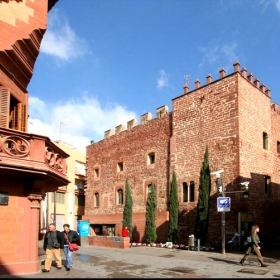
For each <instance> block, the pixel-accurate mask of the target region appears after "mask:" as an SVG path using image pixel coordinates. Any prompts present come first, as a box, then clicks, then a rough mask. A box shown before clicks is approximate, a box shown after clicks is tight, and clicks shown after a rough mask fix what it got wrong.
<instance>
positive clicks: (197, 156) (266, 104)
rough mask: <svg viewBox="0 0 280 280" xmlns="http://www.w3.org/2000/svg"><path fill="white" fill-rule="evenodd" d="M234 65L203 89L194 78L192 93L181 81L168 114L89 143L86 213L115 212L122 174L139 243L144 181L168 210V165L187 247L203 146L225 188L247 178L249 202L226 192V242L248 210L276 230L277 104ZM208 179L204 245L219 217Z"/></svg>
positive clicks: (215, 239) (216, 233)
mask: <svg viewBox="0 0 280 280" xmlns="http://www.w3.org/2000/svg"><path fill="white" fill-rule="evenodd" d="M234 67H235V68H234V73H232V74H230V75H227V76H226V75H225V72H224V70H223V71H222V70H221V71H220V79H218V80H216V81H214V82H212V79H207V85H205V86H200V82H199V81H196V83H195V89H194V90H193V91H190V92H188V86H185V87H184V94H183V95H181V96H179V97H177V98H174V99H173V100H172V105H173V111H172V114H171V116H169V117H168V118H167V116H166V117H165V118H162V119H155V120H152V121H150V122H148V123H147V124H145V125H140V126H137V127H134V128H133V129H132V130H131V131H123V132H121V133H120V134H119V135H115V136H111V137H109V138H106V139H104V140H102V141H100V142H99V143H96V144H94V145H91V146H89V147H88V150H87V157H88V175H87V176H88V186H89V191H87V198H86V214H87V215H90V216H92V217H93V216H94V215H96V214H98V215H101V216H102V215H105V214H108V213H110V214H112V215H114V214H121V213H122V210H123V207H122V206H121V207H120V206H116V205H115V203H116V187H119V186H122V185H123V186H124V182H125V178H126V176H128V178H129V182H130V185H131V187H132V195H133V200H134V226H135V227H137V230H136V232H139V236H138V238H136V239H139V241H140V242H145V238H144V229H145V215H144V213H145V198H146V186H147V183H148V182H149V181H154V182H156V185H157V186H158V188H157V197H158V210H159V212H162V213H164V211H165V212H166V213H167V211H168V208H167V201H168V194H169V186H170V180H171V179H170V178H171V176H172V172H173V170H175V171H176V175H177V182H178V195H179V201H180V205H179V226H178V230H179V233H178V234H179V243H184V244H187V243H188V236H189V235H191V234H193V233H194V228H195V218H196V206H197V200H198V194H199V176H200V170H201V167H202V163H203V158H204V153H205V149H206V146H208V149H209V161H210V169H211V171H212V172H213V171H217V170H220V169H224V173H223V175H222V180H223V182H224V183H225V184H226V191H228V192H229V191H231V192H236V191H240V190H241V186H240V183H241V182H244V181H249V182H250V185H249V191H250V197H249V199H245V198H243V196H242V193H240V192H239V193H238V192H236V193H230V194H226V196H229V197H231V210H230V212H228V213H226V239H228V238H230V237H231V236H232V235H233V232H234V231H235V230H238V226H239V225H238V213H239V212H250V213H253V214H254V222H255V223H258V224H259V225H260V226H261V227H262V228H264V230H263V231H272V230H276V229H277V226H275V225H276V223H275V222H276V221H278V217H277V213H278V212H279V210H280V206H278V205H279V203H278V202H279V198H280V197H279V196H280V194H279V191H278V189H279V184H280V177H279V176H280V172H279V170H280V156H279V153H278V152H277V141H278V142H279V141H280V132H279V129H280V122H279V120H280V114H279V106H278V105H277V104H271V100H270V90H269V89H265V87H264V85H263V84H261V85H260V83H259V81H258V80H253V76H252V74H251V73H250V74H249V75H248V76H247V70H246V69H245V70H244V69H242V71H239V65H238V64H235V66H234ZM170 117H171V118H170ZM170 129H171V130H170ZM263 132H266V133H267V135H268V149H264V148H263ZM154 135H156V137H155V136H154ZM169 137H170V138H169ZM150 151H155V152H156V154H157V159H158V158H160V164H158V161H156V165H155V166H156V169H154V168H153V167H152V166H147V163H146V161H145V160H146V159H145V156H146V155H147V153H149V152H150ZM118 161H123V162H124V163H125V164H124V166H125V171H124V172H121V173H118V172H117V171H116V165H117V162H118ZM94 168H99V169H100V174H101V177H100V178H94V176H93V169H94ZM264 175H269V176H271V188H270V195H269V196H268V195H264ZM147 178H148V179H147ZM215 179H216V178H215V177H214V176H213V177H212V188H211V198H210V217H209V231H208V236H209V238H208V244H209V245H213V246H216V247H218V246H220V244H221V214H220V213H219V212H217V197H218V193H217V189H216V185H215ZM191 181H193V182H194V184H195V199H194V201H193V202H190V201H189V202H183V183H187V184H188V185H189V184H190V182H191ZM94 192H100V193H101V196H102V200H101V205H100V207H99V208H95V207H94V206H93V205H94V203H93V201H94ZM105 198H106V204H105V202H104V201H105ZM159 216H160V215H158V217H159ZM166 216H168V215H166ZM120 223H121V221H120ZM120 225H121V224H120ZM157 226H158V228H159V229H161V227H162V228H164V230H163V232H168V219H165V220H164V219H162V221H161V222H160V223H158V224H157ZM159 232H160V230H159ZM163 236H164V234H163ZM163 236H162V238H163ZM134 238H135V236H134ZM165 241H166V240H164V241H161V242H165Z"/></svg>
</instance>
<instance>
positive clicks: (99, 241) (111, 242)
mask: <svg viewBox="0 0 280 280" xmlns="http://www.w3.org/2000/svg"><path fill="white" fill-rule="evenodd" d="M88 239H89V245H90V246H98V247H111V248H120V249H128V248H130V241H129V237H117V236H89V238H88Z"/></svg>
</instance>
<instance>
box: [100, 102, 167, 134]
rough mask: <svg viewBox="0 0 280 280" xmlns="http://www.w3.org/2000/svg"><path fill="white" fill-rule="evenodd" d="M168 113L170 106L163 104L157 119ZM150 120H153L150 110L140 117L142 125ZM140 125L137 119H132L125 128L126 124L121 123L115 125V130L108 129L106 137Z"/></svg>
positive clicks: (157, 112) (157, 110)
mask: <svg viewBox="0 0 280 280" xmlns="http://www.w3.org/2000/svg"><path fill="white" fill-rule="evenodd" d="M167 114H168V106H166V105H164V106H161V107H159V108H157V109H156V118H157V119H160V118H162V117H163V116H165V115H167ZM150 120H152V113H150V112H148V113H146V114H143V115H142V116H141V117H140V122H141V125H145V124H146V123H148V122H149V121H150ZM137 125H138V122H137V120H136V119H132V120H130V121H128V122H127V124H126V127H127V129H125V126H124V125H123V124H120V125H118V126H116V127H115V130H113V129H109V130H106V131H105V132H104V139H106V138H108V137H110V136H113V135H118V134H120V133H121V132H122V131H125V130H128V131H129V130H131V129H132V128H133V127H135V126H137Z"/></svg>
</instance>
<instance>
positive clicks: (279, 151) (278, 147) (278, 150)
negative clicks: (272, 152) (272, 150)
mask: <svg viewBox="0 0 280 280" xmlns="http://www.w3.org/2000/svg"><path fill="white" fill-rule="evenodd" d="M277 153H278V154H280V142H279V141H277Z"/></svg>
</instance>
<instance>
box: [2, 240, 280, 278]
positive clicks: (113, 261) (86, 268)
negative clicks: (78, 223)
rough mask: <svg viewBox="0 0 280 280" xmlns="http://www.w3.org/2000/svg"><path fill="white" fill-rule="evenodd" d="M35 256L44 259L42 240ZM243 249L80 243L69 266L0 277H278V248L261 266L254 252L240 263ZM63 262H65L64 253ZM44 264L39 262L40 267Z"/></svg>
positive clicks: (265, 257) (272, 251)
mask: <svg viewBox="0 0 280 280" xmlns="http://www.w3.org/2000/svg"><path fill="white" fill-rule="evenodd" d="M39 246H40V248H39V250H38V253H39V260H40V262H42V261H43V260H44V259H45V255H44V251H43V250H42V241H40V242H39ZM243 254H244V252H233V253H226V254H225V255H223V254H221V252H218V251H217V252H216V251H200V252H197V251H188V250H182V249H168V248H153V247H132V248H130V249H115V248H102V247H93V246H83V247H80V249H79V251H76V252H74V253H73V267H72V268H71V270H70V271H66V270H65V268H63V269H62V270H57V269H56V268H55V266H53V267H52V268H51V271H50V272H48V273H42V272H41V271H39V272H36V273H32V274H21V275H9V276H8V277H7V276H5V277H3V276H2V277H1V276H0V278H37V279H38V278H279V277H280V267H279V264H280V262H279V260H280V252H279V250H269V251H263V256H264V262H265V263H266V264H268V265H269V266H268V267H265V268H264V267H261V266H260V264H259V263H258V261H257V258H256V256H255V255H251V256H250V258H249V259H248V261H247V262H246V265H245V266H241V265H240V263H239V261H240V260H241V258H242V256H243ZM62 256H63V264H65V258H64V254H62ZM42 268H44V267H43V265H41V267H40V269H42Z"/></svg>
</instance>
